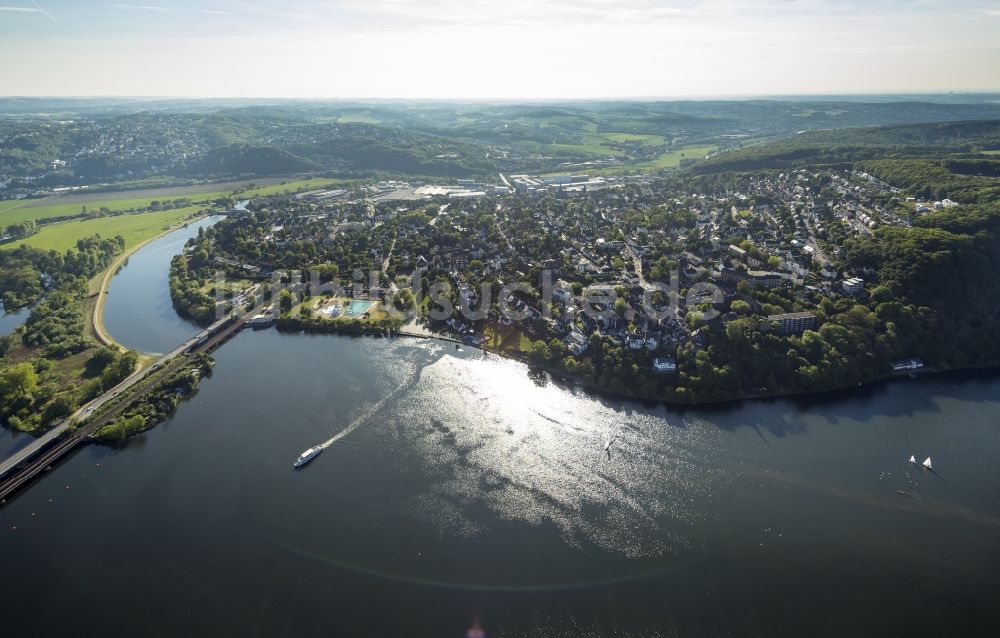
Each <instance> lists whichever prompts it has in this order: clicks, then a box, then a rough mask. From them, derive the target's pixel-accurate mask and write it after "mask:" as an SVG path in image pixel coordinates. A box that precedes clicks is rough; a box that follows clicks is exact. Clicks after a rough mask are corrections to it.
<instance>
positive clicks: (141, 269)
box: [104, 216, 222, 353]
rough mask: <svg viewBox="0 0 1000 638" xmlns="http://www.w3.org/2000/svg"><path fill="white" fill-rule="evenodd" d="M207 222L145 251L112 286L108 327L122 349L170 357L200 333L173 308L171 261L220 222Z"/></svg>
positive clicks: (106, 315) (154, 243)
mask: <svg viewBox="0 0 1000 638" xmlns="http://www.w3.org/2000/svg"><path fill="white" fill-rule="evenodd" d="M220 219H222V218H221V217H218V216H215V217H208V218H205V219H201V220H199V221H197V222H195V223H192V224H190V225H188V226H187V227H186V228H183V229H181V230H177V231H174V232H173V233H170V234H169V235H166V236H164V237H161V238H159V239H157V240H155V241H152V242H150V243H149V244H147V245H146V246H143V247H142V248H141V249H140V250H139V251H137V252H136V253H135V254H134V255H132V256H131V257H129V259H128V263H127V264H126V266H125V267H124V268H122V270H121V271H120V272H119V273H118V274H117V275H115V277H114V279H112V280H111V286H110V287H109V292H108V298H107V300H106V301H105V306H104V326H105V328H107V331H108V333H109V334H111V335H112V336H113V337H114V338H115V340H116V341H118V342H119V343H121V344H122V345H124V346H126V347H128V348H132V349H135V350H139V351H142V352H149V353H164V352H169V351H170V350H172V349H173V348H175V347H176V346H178V345H180V344H181V343H183V342H185V341H187V340H188V339H189V338H190V337H192V336H194V335H195V334H197V333H198V331H199V328H198V326H197V325H196V324H194V323H192V322H190V321H187V320H185V319H181V318H180V317H178V316H177V313H176V312H174V309H173V306H172V305H171V303H170V283H169V272H170V260H171V258H173V256H174V255H177V254H179V253H180V252H181V251H182V250H183V248H184V242H186V241H187V240H188V239H190V238H191V237H194V236H195V235H197V234H198V229H199V228H203V227H208V226H211V225H213V224H215V223H216V222H218V221H219V220H220Z"/></svg>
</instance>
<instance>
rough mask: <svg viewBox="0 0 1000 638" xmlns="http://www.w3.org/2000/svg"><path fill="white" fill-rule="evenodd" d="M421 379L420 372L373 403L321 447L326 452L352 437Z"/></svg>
mask: <svg viewBox="0 0 1000 638" xmlns="http://www.w3.org/2000/svg"><path fill="white" fill-rule="evenodd" d="M419 378H420V373H419V372H417V373H415V374H414V375H413V376H412V377H411V378H409V379H407V380H406V381H404V382H403V383H401V384H400V385H399V387H397V388H396V389H395V390H393V391H392V392H390V393H389V394H387V395H386V396H384V397H382V398H381V399H379V400H378V401H376V402H375V403H373V404H371V405H370V406H368V409H367V410H365V411H363V412H362V413H361V414H360V415H359V416H358V418H356V419H354V420H353V421H351V422H350V423H349V424H348V425H347V427H345V428H344V429H343V430H341V431H340V432H337V433H336V434H334V435H333V436H332V437H330V438H329V439H327V440H326V441H324V442H323V443H320V447H322V448H323V449H324V450H325V449H327V448H328V447H330V446H331V445H333V444H334V443H336V442H337V441H339V440H340V439H342V438H344V437H346V436H348V435H350V434H351V432H354V431H355V430H357V429H358V428H359V427H361V425H362V424H363V423H364V422H365V421H367V420H368V419H370V418H372V417H373V416H375V415H376V414H377V413H378V412H379V411H380V410H381V409H382V408H383V407H385V404H386V403H388V402H389V401H390V400H392V399H393V398H395V397H396V396H397V395H398V394H399V393H400V392H402V391H403V390H406V389H408V388H411V387H413V385H414V384H415V383H416V382H417V380H418V379H419Z"/></svg>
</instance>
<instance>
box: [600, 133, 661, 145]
mask: <svg viewBox="0 0 1000 638" xmlns="http://www.w3.org/2000/svg"><path fill="white" fill-rule="evenodd" d="M603 137H605V138H607V139H609V140H610V141H612V142H616V143H619V144H620V143H622V142H642V143H643V144H663V141H664V140H663V136H662V135H649V134H646V133H604V134H603Z"/></svg>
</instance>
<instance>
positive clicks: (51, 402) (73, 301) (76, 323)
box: [0, 236, 138, 431]
mask: <svg viewBox="0 0 1000 638" xmlns="http://www.w3.org/2000/svg"><path fill="white" fill-rule="evenodd" d="M123 246H124V240H123V239H122V238H121V237H116V238H114V239H101V238H100V237H96V236H95V237H91V238H87V239H81V240H80V241H79V242H78V243H77V247H76V249H75V250H68V251H66V252H65V253H58V252H55V251H40V250H37V249H33V248H29V247H26V246H22V247H20V248H17V249H14V250H10V251H0V277H2V278H3V282H4V304H5V306H6V307H8V308H15V307H21V306H23V305H31V306H32V308H31V313H30V314H29V315H28V318H27V320H26V321H25V323H24V325H23V326H21V327H20V328H18V330H17V331H15V332H14V333H13V334H10V335H6V336H3V337H0V423H2V424H4V425H6V426H9V427H13V428H17V429H20V430H25V431H34V430H38V429H41V428H44V427H46V426H49V425H52V424H53V423H55V422H57V421H58V420H60V419H62V418H64V417H66V416H68V415H69V414H71V413H72V412H73V411H75V410H76V409H77V408H78V407H79V406H80V405H81V404H82V403H84V402H85V401H88V400H90V399H93V398H95V397H97V396H99V395H100V394H102V393H103V392H104V391H105V390H107V389H108V388H111V387H112V386H114V385H115V384H117V383H118V382H120V381H121V380H123V379H124V378H125V377H127V376H128V375H129V374H131V373H132V371H133V370H134V369H135V367H136V365H137V364H138V357H137V356H136V354H135V353H131V352H127V353H120V352H119V351H118V350H117V349H111V348H100V347H98V346H97V344H96V343H95V342H94V341H93V340H92V339H91V338H90V336H88V335H87V332H86V321H85V319H84V300H85V298H86V297H87V295H88V291H87V280H88V279H89V278H91V277H93V276H95V275H96V274H98V273H99V272H101V271H103V270H104V269H106V268H107V267H108V266H109V265H110V263H111V260H112V259H113V258H114V256H115V255H116V254H119V253H120V252H121V250H122V248H123ZM7 285H11V286H12V287H11V288H9V289H8V288H7V287H6V286H7ZM8 302H9V303H10V305H9V306H8V305H7V304H8Z"/></svg>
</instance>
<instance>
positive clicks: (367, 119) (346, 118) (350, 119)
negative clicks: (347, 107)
mask: <svg viewBox="0 0 1000 638" xmlns="http://www.w3.org/2000/svg"><path fill="white" fill-rule="evenodd" d="M337 121H338V122H341V123H343V124H378V123H379V122H380V121H381V120H377V119H375V118H374V117H372V116H370V115H364V114H362V113H354V114H350V115H341V116H340V117H338V118H337Z"/></svg>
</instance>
